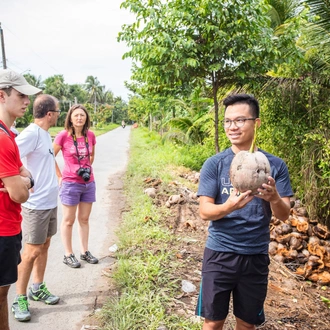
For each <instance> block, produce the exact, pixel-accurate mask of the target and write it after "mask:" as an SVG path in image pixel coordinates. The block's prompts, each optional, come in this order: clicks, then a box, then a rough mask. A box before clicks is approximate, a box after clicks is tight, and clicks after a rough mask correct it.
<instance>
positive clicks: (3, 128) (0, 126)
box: [0, 123, 11, 137]
mask: <svg viewBox="0 0 330 330" xmlns="http://www.w3.org/2000/svg"><path fill="white" fill-rule="evenodd" d="M0 129H2V130H3V131H4V132H6V133H7V134H8V136H9V137H11V135H10V133H9V132H8V130H7V128H6V127H5V126H3V125H2V124H1V123H0Z"/></svg>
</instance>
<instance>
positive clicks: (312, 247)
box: [269, 200, 330, 285]
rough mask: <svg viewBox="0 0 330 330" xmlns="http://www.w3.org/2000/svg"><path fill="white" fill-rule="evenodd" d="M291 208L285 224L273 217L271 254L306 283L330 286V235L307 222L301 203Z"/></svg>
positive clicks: (321, 228) (320, 227)
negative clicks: (305, 280) (306, 280)
mask: <svg viewBox="0 0 330 330" xmlns="http://www.w3.org/2000/svg"><path fill="white" fill-rule="evenodd" d="M291 205H292V206H293V207H292V208H291V212H290V216H289V218H288V219H287V220H286V221H281V220H279V219H277V218H275V217H272V220H271V224H270V239H271V242H270V244H269V254H270V255H272V256H273V258H274V259H275V260H276V261H279V262H283V263H284V264H285V265H286V266H287V267H288V268H289V269H291V270H292V271H293V272H294V273H295V274H296V275H299V276H301V277H302V278H304V279H308V280H310V281H313V282H317V283H319V284H321V285H325V284H330V231H329V230H328V228H327V227H326V226H324V225H321V224H320V223H318V221H317V220H312V219H310V218H308V214H307V211H306V209H305V208H304V207H301V206H300V203H299V201H294V200H292V201H291Z"/></svg>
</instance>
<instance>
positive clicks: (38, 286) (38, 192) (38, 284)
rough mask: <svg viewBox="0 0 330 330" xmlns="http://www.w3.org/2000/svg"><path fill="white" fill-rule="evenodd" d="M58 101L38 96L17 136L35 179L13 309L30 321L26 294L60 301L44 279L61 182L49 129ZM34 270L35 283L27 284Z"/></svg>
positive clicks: (19, 317) (50, 301)
mask: <svg viewBox="0 0 330 330" xmlns="http://www.w3.org/2000/svg"><path fill="white" fill-rule="evenodd" d="M59 114H60V110H59V102H58V100H57V99H56V98H54V97H53V96H51V95H47V94H42V95H39V96H38V97H37V98H36V99H35V101H34V104H33V116H34V123H32V124H30V125H29V126H28V127H27V128H25V129H24V130H23V131H22V132H21V134H20V135H18V136H17V137H16V143H17V145H18V148H19V151H20V155H21V158H22V160H23V163H24V165H25V166H26V167H27V168H29V169H31V173H32V175H33V177H34V178H35V180H36V183H35V186H34V188H33V191H32V192H31V194H30V197H29V199H28V200H27V202H26V203H24V204H23V205H22V215H23V241H24V243H25V244H24V249H23V253H22V261H21V263H20V264H19V266H18V280H17V283H16V297H15V299H14V302H13V304H12V312H13V314H14V317H15V319H16V320H18V321H21V322H22V321H29V320H30V319H31V313H30V311H29V307H28V299H27V296H28V297H29V298H30V299H31V300H34V301H41V302H44V303H46V304H49V305H54V304H56V303H58V301H59V300H60V298H59V297H57V296H55V295H53V294H51V293H50V292H49V290H48V289H47V286H46V284H45V282H44V275H45V270H46V264H47V257H48V249H49V246H50V241H51V237H52V236H53V235H55V234H56V232H57V198H58V182H57V177H56V168H55V157H54V152H53V145H52V139H51V136H50V134H49V132H48V130H49V128H50V127H51V126H54V125H55V124H56V122H57V119H58V117H59ZM32 270H33V283H32V286H31V287H29V289H28V295H27V287H28V283H29V280H30V276H31V273H32Z"/></svg>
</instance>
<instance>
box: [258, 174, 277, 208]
mask: <svg viewBox="0 0 330 330" xmlns="http://www.w3.org/2000/svg"><path fill="white" fill-rule="evenodd" d="M255 197H258V198H261V199H263V200H265V201H267V202H270V203H271V202H276V201H279V200H280V199H281V197H280V195H279V194H278V192H277V189H276V185H275V180H274V179H273V178H272V177H271V176H269V177H268V182H267V183H263V184H262V187H261V188H258V194H257V195H255Z"/></svg>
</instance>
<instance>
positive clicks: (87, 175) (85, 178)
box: [81, 172, 91, 182]
mask: <svg viewBox="0 0 330 330" xmlns="http://www.w3.org/2000/svg"><path fill="white" fill-rule="evenodd" d="M81 177H82V178H83V180H84V181H85V182H86V181H89V179H90V178H91V176H90V175H89V173H87V172H85V173H84V174H83V175H82V176H81Z"/></svg>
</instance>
